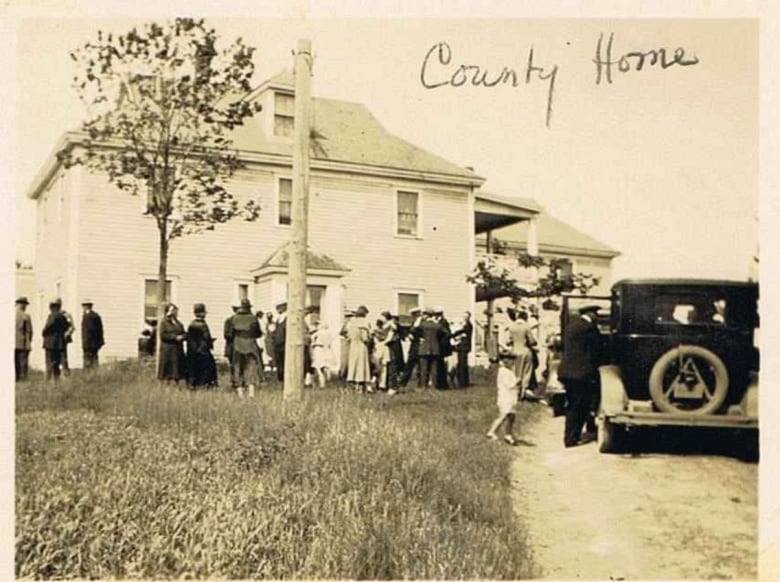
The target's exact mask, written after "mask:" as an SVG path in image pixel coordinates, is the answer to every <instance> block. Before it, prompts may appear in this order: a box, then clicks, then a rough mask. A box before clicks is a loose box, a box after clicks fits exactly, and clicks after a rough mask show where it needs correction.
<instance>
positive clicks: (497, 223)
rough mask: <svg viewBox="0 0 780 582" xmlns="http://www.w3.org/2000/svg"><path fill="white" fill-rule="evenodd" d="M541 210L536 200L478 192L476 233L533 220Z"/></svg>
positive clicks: (475, 208) (475, 201)
mask: <svg viewBox="0 0 780 582" xmlns="http://www.w3.org/2000/svg"><path fill="white" fill-rule="evenodd" d="M541 210H542V209H541V207H540V206H539V205H538V204H537V203H536V202H534V201H533V200H530V199H528V198H510V197H508V196H499V195H498V194H490V193H488V192H477V193H476V195H475V200H474V234H483V233H486V232H490V231H491V230H495V229H497V228H502V227H504V226H509V225H511V224H516V223H518V222H523V221H525V220H532V219H533V218H535V217H536V216H538V215H539V213H540V212H541Z"/></svg>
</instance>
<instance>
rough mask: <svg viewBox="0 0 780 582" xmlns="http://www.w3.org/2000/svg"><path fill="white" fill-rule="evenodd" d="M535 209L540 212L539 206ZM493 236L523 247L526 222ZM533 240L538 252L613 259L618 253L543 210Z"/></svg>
mask: <svg viewBox="0 0 780 582" xmlns="http://www.w3.org/2000/svg"><path fill="white" fill-rule="evenodd" d="M537 206H538V205H537ZM539 208H540V209H541V207H539ZM493 236H494V237H495V238H497V239H498V240H501V241H504V242H506V243H509V244H510V245H512V246H516V247H521V248H522V247H525V246H526V245H527V244H528V222H527V221H526V222H520V223H517V224H513V225H511V226H507V227H505V228H500V229H497V230H495V231H493ZM536 239H537V243H538V245H539V251H540V252H546V253H561V254H573V255H590V256H601V257H608V258H613V257H616V256H618V255H619V254H620V251H617V250H615V249H613V248H612V247H610V246H609V245H606V244H604V243H603V242H601V241H599V240H596V239H595V238H593V237H592V236H590V235H588V234H585V233H584V232H582V231H581V230H578V229H576V228H574V227H573V226H571V225H569V224H567V223H565V222H563V221H562V220H558V219H557V218H555V217H553V216H550V214H548V213H547V212H546V211H544V210H542V211H541V212H540V213H539V214H538V215H537V217H536ZM483 244H484V242H483Z"/></svg>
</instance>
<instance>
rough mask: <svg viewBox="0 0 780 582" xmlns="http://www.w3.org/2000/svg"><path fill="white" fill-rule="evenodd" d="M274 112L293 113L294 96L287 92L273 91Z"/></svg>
mask: <svg viewBox="0 0 780 582" xmlns="http://www.w3.org/2000/svg"><path fill="white" fill-rule="evenodd" d="M274 114H275V115H287V116H289V117H292V116H293V115H295V96H294V95H288V94H287V93H274Z"/></svg>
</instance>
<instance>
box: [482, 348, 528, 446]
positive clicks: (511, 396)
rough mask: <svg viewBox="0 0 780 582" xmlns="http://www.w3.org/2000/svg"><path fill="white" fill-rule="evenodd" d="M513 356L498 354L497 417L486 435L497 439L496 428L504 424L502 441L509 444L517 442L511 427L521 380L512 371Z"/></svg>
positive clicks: (513, 422) (513, 421) (513, 423)
mask: <svg viewBox="0 0 780 582" xmlns="http://www.w3.org/2000/svg"><path fill="white" fill-rule="evenodd" d="M514 358H515V356H514V354H507V353H502V354H501V355H500V356H499V368H498V375H497V376H496V388H497V391H498V397H497V399H496V403H497V404H498V417H497V418H496V420H494V421H493V424H492V425H491V426H490V430H489V431H488V432H487V435H486V436H487V437H488V438H489V439H492V440H494V441H497V440H498V434H497V431H498V429H499V428H501V425H503V424H506V426H505V429H504V441H505V442H506V443H508V444H510V445H515V444H517V440H516V439H515V436H514V434H513V429H514V425H515V411H516V407H517V401H518V399H519V397H520V382H521V380H520V379H519V378H518V377H517V376H515V373H514V372H513V371H512V366H513V365H514Z"/></svg>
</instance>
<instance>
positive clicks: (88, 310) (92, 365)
mask: <svg viewBox="0 0 780 582" xmlns="http://www.w3.org/2000/svg"><path fill="white" fill-rule="evenodd" d="M81 306H82V307H83V308H84V315H83V316H82V318H81V347H82V350H83V351H84V369H85V370H94V369H96V368H97V367H98V352H99V351H100V348H102V347H103V344H104V343H105V342H104V341H103V320H102V319H100V316H99V315H98V314H97V313H95V312H94V311H92V301H90V300H89V299H85V300H84V301H82V302H81Z"/></svg>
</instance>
